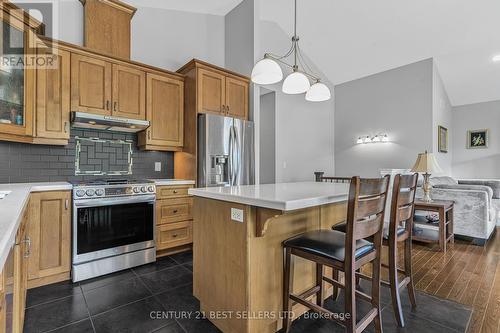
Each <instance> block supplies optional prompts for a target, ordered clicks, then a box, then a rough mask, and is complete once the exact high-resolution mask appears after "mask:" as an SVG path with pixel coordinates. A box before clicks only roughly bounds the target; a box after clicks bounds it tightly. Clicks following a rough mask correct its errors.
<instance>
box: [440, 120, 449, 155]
mask: <svg viewBox="0 0 500 333" xmlns="http://www.w3.org/2000/svg"><path fill="white" fill-rule="evenodd" d="M438 151H439V152H440V153H447V152H448V129H447V128H446V127H443V126H438Z"/></svg>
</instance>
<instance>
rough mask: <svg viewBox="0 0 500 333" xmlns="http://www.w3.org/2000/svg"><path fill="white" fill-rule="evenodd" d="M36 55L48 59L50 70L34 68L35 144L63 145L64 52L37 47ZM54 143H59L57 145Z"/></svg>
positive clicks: (66, 54) (67, 78)
mask: <svg viewBox="0 0 500 333" xmlns="http://www.w3.org/2000/svg"><path fill="white" fill-rule="evenodd" d="M37 54H38V55H41V56H47V57H52V59H53V61H54V66H53V67H50V68H48V67H42V68H37V75H36V126H35V139H34V140H35V141H40V143H55V144H63V145H64V144H67V143H68V140H69V135H70V133H69V132H70V123H69V109H70V91H69V86H70V68H71V67H70V66H71V54H70V53H69V52H68V51H63V50H57V49H55V50H54V52H52V51H49V50H48V49H45V48H42V47H39V48H38V49H37ZM56 140H61V141H60V142H57V141H56Z"/></svg>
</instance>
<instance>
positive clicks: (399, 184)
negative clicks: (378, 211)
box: [389, 173, 418, 241]
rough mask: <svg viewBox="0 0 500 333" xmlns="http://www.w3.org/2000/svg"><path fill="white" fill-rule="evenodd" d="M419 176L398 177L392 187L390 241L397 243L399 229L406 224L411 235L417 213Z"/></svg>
mask: <svg viewBox="0 0 500 333" xmlns="http://www.w3.org/2000/svg"><path fill="white" fill-rule="evenodd" d="M417 180H418V174H417V173H415V174H412V175H399V174H398V175H396V176H395V177H394V183H393V187H392V202H391V218H390V223H389V240H392V241H395V240H396V237H397V229H398V227H399V226H401V224H402V223H403V222H405V229H406V231H407V232H409V233H410V234H411V232H412V228H413V215H414V212H415V193H416V191H417Z"/></svg>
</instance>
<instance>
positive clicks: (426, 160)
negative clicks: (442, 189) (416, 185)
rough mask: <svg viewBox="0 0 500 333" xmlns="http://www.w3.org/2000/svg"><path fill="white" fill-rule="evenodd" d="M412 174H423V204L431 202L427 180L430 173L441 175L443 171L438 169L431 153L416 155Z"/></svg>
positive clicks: (429, 185)
mask: <svg viewBox="0 0 500 333" xmlns="http://www.w3.org/2000/svg"><path fill="white" fill-rule="evenodd" d="M411 171H412V172H419V173H423V176H424V184H423V187H422V189H423V190H424V197H423V198H422V200H423V201H425V202H432V198H431V188H432V186H431V184H430V183H429V178H430V176H431V174H432V173H441V172H443V170H442V169H441V168H440V167H439V165H438V163H437V161H436V158H435V157H434V155H433V154H432V153H428V152H427V151H425V153H421V154H418V157H417V161H416V162H415V165H414V166H413V168H412V169H411Z"/></svg>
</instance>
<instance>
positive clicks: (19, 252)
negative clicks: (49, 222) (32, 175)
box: [12, 208, 31, 332]
mask: <svg viewBox="0 0 500 333" xmlns="http://www.w3.org/2000/svg"><path fill="white" fill-rule="evenodd" d="M29 222H30V218H29V209H28V208H26V209H25V211H24V214H23V218H22V222H21V225H20V227H19V230H18V232H17V236H16V244H15V245H14V271H13V299H12V331H13V332H22V331H23V326H24V312H25V308H26V291H27V290H28V260H29V257H30V254H31V240H30V237H29V232H28V229H29Z"/></svg>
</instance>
